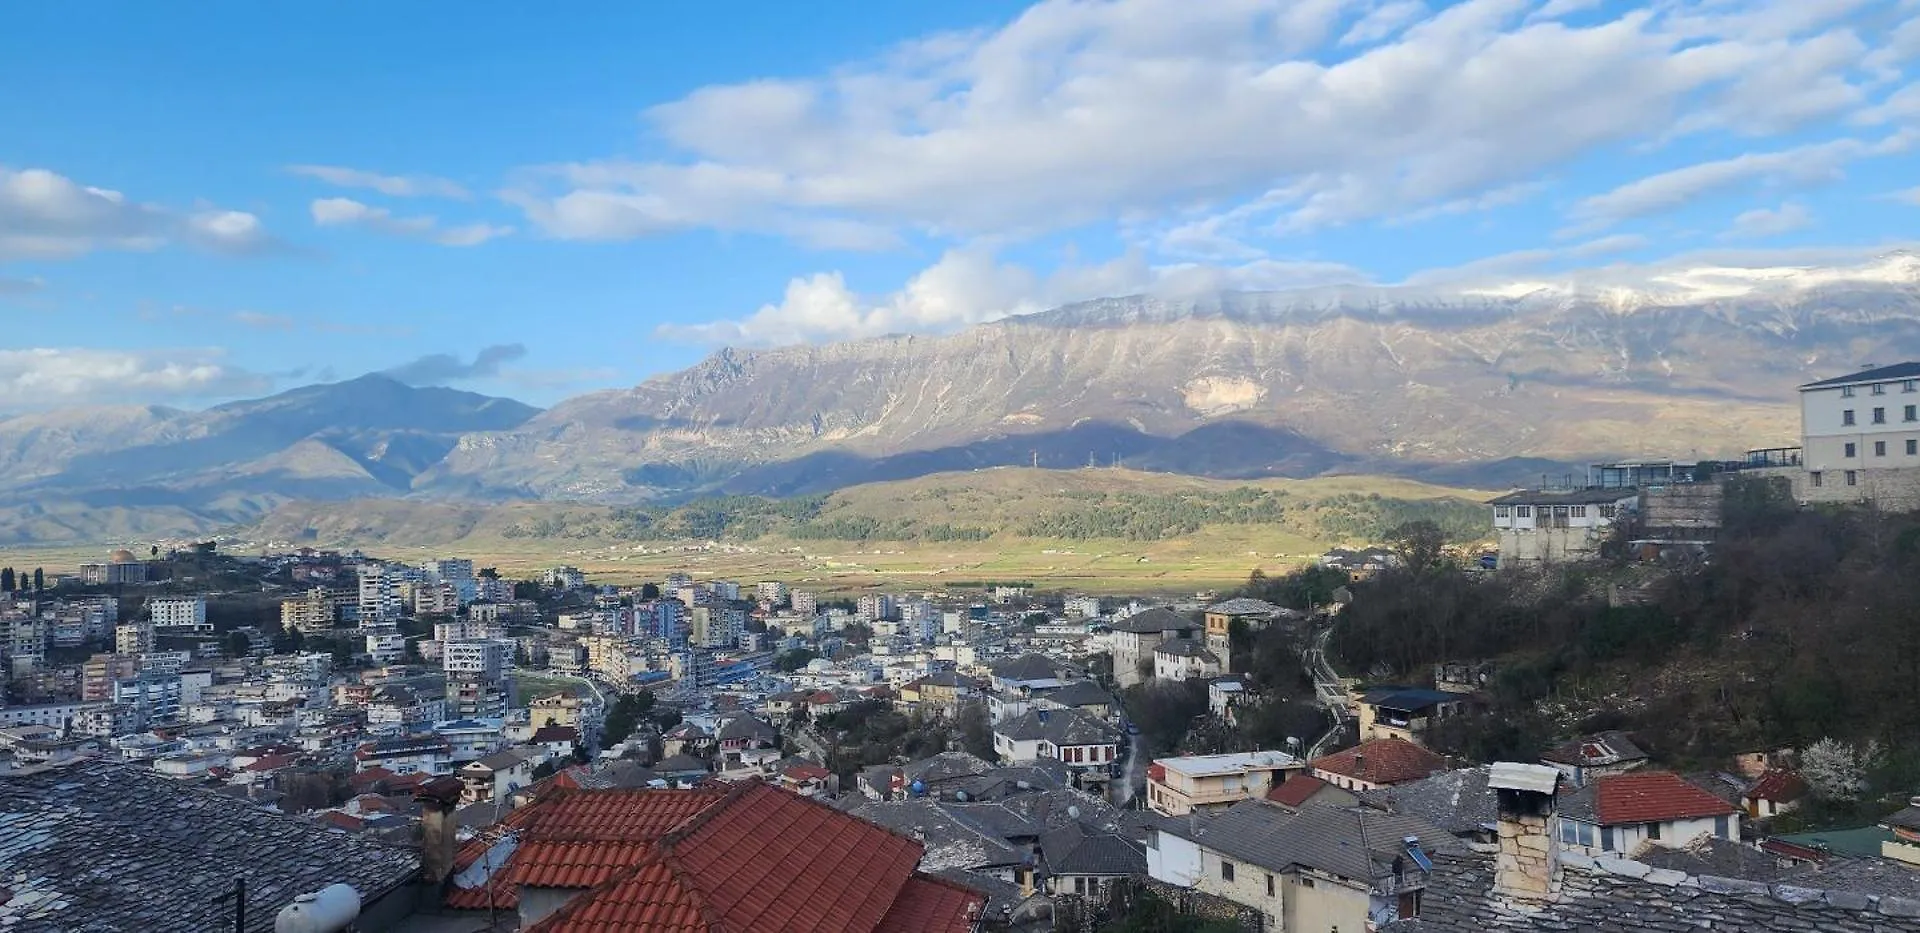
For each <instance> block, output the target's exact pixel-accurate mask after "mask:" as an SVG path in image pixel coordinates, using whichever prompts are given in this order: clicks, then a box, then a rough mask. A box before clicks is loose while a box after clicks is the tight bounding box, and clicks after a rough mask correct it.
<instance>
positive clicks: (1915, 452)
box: [1907, 441, 1920, 457]
mask: <svg viewBox="0 0 1920 933" xmlns="http://www.w3.org/2000/svg"><path fill="white" fill-rule="evenodd" d="M1907 456H1909V457H1912V456H1920V441H1908V442H1907Z"/></svg>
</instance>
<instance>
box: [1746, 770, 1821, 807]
mask: <svg viewBox="0 0 1920 933" xmlns="http://www.w3.org/2000/svg"><path fill="white" fill-rule="evenodd" d="M1806 793H1807V782H1806V780H1805V779H1803V778H1801V777H1800V775H1798V774H1795V773H1794V772H1792V771H1782V770H1780V769H1778V768H1775V769H1772V770H1769V771H1768V772H1767V773H1765V774H1762V775H1760V780H1758V781H1755V782H1754V784H1753V789H1752V790H1749V791H1747V794H1746V796H1747V799H1749V800H1771V801H1773V802H1774V803H1792V802H1794V801H1796V800H1799V799H1800V798H1801V797H1804V796H1806Z"/></svg>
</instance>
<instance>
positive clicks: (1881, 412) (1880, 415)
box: [1873, 408, 1887, 424]
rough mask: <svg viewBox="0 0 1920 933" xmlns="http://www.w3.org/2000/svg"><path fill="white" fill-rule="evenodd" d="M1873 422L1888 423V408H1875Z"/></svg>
mask: <svg viewBox="0 0 1920 933" xmlns="http://www.w3.org/2000/svg"><path fill="white" fill-rule="evenodd" d="M1873 423H1874V424H1886V423H1887V410H1886V409H1884V408H1876V409H1874V410H1873Z"/></svg>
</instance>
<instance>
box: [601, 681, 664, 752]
mask: <svg viewBox="0 0 1920 933" xmlns="http://www.w3.org/2000/svg"><path fill="white" fill-rule="evenodd" d="M652 712H653V691H651V690H642V691H640V692H638V693H623V694H621V695H620V698H619V699H617V700H615V701H613V709H610V710H608V711H607V720H606V722H605V723H604V724H603V725H602V727H601V739H600V740H601V742H603V743H605V744H606V745H609V746H612V745H618V744H620V743H621V742H624V741H626V738H627V736H630V735H632V734H633V730H634V728H635V727H636V726H638V725H640V721H641V720H643V719H646V718H647V716H648V714H650V713H652Z"/></svg>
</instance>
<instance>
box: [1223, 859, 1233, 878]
mask: <svg viewBox="0 0 1920 933" xmlns="http://www.w3.org/2000/svg"><path fill="white" fill-rule="evenodd" d="M1220 880H1221V881H1232V880H1233V863H1232V862H1227V861H1222V862H1221V863H1220Z"/></svg>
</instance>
